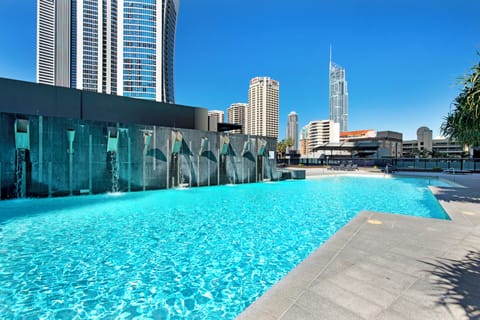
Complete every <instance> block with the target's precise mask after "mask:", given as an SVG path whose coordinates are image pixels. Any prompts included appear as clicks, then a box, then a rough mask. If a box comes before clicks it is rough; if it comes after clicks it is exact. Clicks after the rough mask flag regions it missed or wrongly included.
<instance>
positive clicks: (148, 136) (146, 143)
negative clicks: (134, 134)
mask: <svg viewBox="0 0 480 320" xmlns="http://www.w3.org/2000/svg"><path fill="white" fill-rule="evenodd" d="M151 143H152V132H151V131H145V132H144V133H143V155H144V156H146V155H147V151H148V147H150V144H151Z"/></svg>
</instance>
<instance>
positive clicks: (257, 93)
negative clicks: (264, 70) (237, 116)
mask: <svg viewBox="0 0 480 320" xmlns="http://www.w3.org/2000/svg"><path fill="white" fill-rule="evenodd" d="M279 88H280V84H279V83H278V81H276V80H273V79H270V78H269V77H256V78H253V79H252V80H250V88H249V89H248V110H247V133H248V134H254V135H259V136H266V137H275V138H277V139H278V109H279V104H278V92H279Z"/></svg>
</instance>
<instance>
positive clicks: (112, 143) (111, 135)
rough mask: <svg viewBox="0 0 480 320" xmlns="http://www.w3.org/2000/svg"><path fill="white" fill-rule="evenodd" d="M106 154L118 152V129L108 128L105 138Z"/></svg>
mask: <svg viewBox="0 0 480 320" xmlns="http://www.w3.org/2000/svg"><path fill="white" fill-rule="evenodd" d="M107 139H108V140H107V152H109V151H110V152H117V151H118V129H117V128H115V127H110V128H108V136H107Z"/></svg>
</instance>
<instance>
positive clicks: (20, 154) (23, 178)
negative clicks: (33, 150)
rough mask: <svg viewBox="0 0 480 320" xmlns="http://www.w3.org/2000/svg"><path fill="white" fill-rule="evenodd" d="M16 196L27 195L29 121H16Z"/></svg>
mask: <svg viewBox="0 0 480 320" xmlns="http://www.w3.org/2000/svg"><path fill="white" fill-rule="evenodd" d="M14 129H15V194H16V197H17V198H25V197H26V195H27V162H28V158H29V150H30V124H29V122H28V120H24V119H17V120H15V125H14Z"/></svg>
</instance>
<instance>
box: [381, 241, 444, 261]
mask: <svg viewBox="0 0 480 320" xmlns="http://www.w3.org/2000/svg"><path fill="white" fill-rule="evenodd" d="M405 241H407V240H405ZM447 250H448V248H447V249H444V250H435V249H431V248H424V247H422V246H420V245H416V244H412V243H404V244H402V245H401V246H397V247H393V248H391V249H390V251H392V252H395V253H398V254H402V255H404V256H407V257H411V258H415V259H423V258H429V257H432V256H433V257H441V256H442V255H443V254H444V253H445V252H446V251H447Z"/></svg>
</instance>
